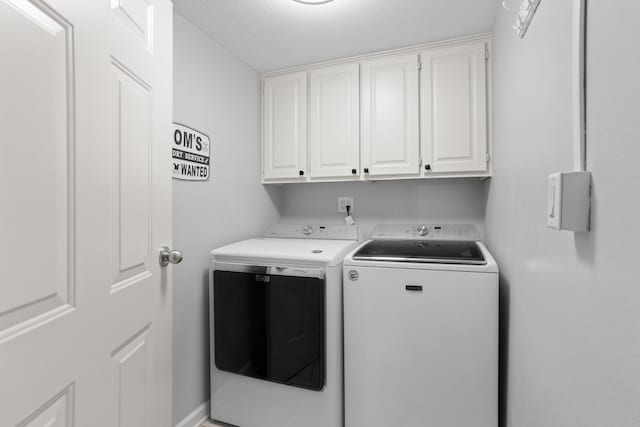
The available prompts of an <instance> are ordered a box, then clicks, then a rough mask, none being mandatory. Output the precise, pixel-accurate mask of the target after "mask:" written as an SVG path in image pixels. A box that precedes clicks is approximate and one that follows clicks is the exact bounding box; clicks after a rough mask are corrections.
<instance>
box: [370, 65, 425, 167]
mask: <svg viewBox="0 0 640 427" xmlns="http://www.w3.org/2000/svg"><path fill="white" fill-rule="evenodd" d="M418 92H419V89H418V55H413V54H412V55H405V56H394V57H388V58H381V59H375V60H370V61H365V62H363V63H362V167H363V168H367V169H368V171H369V172H368V175H370V176H376V175H418V174H419V172H420V166H419V163H420V152H419V151H420V150H419V149H420V144H419V117H418V101H419V95H418ZM365 173H366V170H365Z"/></svg>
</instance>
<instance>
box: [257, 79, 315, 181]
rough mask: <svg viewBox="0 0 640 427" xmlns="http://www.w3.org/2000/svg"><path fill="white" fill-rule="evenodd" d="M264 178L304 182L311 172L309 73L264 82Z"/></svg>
mask: <svg viewBox="0 0 640 427" xmlns="http://www.w3.org/2000/svg"><path fill="white" fill-rule="evenodd" d="M263 113H264V118H263V126H264V129H263V131H264V138H263V141H264V143H263V144H264V145H263V151H264V153H263V154H264V155H263V159H264V160H263V161H264V164H263V176H264V178H265V179H270V178H300V177H301V175H300V171H302V172H303V173H306V171H307V73H306V72H304V73H294V74H287V75H283V76H276V77H269V78H266V79H264V109H263Z"/></svg>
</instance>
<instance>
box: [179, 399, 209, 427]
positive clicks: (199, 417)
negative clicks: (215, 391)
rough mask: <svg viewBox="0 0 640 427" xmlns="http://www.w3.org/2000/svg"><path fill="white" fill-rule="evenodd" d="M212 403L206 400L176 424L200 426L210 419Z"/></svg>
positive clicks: (188, 426)
mask: <svg viewBox="0 0 640 427" xmlns="http://www.w3.org/2000/svg"><path fill="white" fill-rule="evenodd" d="M210 410H211V405H210V403H209V402H204V403H203V404H202V405H200V406H198V407H197V408H196V409H194V410H193V412H191V413H190V414H189V415H187V416H186V417H185V418H184V419H183V420H182V421H180V422H179V423H178V424H176V427H200V424H202V423H203V422H205V421H206V420H208V419H209V412H210Z"/></svg>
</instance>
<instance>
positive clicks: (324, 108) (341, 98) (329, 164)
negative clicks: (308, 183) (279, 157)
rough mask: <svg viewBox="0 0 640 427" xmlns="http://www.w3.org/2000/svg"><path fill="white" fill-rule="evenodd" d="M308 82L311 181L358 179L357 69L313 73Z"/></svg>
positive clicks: (357, 66)
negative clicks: (329, 178) (316, 179)
mask: <svg viewBox="0 0 640 427" xmlns="http://www.w3.org/2000/svg"><path fill="white" fill-rule="evenodd" d="M309 82H310V92H309V110H310V111H309V163H310V171H309V173H310V175H311V177H312V178H324V177H354V176H355V177H356V178H357V177H359V174H360V170H359V169H360V158H359V157H360V68H359V65H358V64H348V65H341V66H337V67H330V68H325V69H320V70H313V71H311V72H310V73H309ZM353 170H355V171H356V172H355V174H354V173H353V172H352V171H353Z"/></svg>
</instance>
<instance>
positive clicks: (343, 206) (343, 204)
mask: <svg viewBox="0 0 640 427" xmlns="http://www.w3.org/2000/svg"><path fill="white" fill-rule="evenodd" d="M347 205H348V206H351V208H350V211H351V212H353V197H350V196H340V197H338V213H347Z"/></svg>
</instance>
